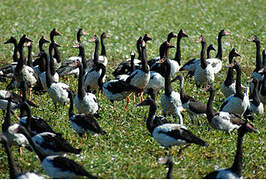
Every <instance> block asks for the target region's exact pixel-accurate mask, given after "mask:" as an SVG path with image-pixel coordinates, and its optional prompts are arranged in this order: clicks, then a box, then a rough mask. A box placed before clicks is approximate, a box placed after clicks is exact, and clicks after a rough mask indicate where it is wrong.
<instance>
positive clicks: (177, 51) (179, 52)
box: [174, 35, 182, 65]
mask: <svg viewBox="0 0 266 180" xmlns="http://www.w3.org/2000/svg"><path fill="white" fill-rule="evenodd" d="M181 38H182V36H179V35H178V37H177V42H176V52H175V58H174V60H176V61H177V62H178V64H179V65H181V50H180V49H181V48H180V42H181Z"/></svg>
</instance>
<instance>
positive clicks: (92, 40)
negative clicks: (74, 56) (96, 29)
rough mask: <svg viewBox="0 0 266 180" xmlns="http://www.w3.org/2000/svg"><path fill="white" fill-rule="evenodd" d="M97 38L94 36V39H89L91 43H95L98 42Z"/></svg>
mask: <svg viewBox="0 0 266 180" xmlns="http://www.w3.org/2000/svg"><path fill="white" fill-rule="evenodd" d="M96 39H97V38H96V36H93V38H91V39H89V42H95V41H96Z"/></svg>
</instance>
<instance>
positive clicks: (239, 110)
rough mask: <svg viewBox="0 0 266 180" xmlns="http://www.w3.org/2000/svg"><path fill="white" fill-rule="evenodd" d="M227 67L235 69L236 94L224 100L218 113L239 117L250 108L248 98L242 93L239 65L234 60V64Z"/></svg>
mask: <svg viewBox="0 0 266 180" xmlns="http://www.w3.org/2000/svg"><path fill="white" fill-rule="evenodd" d="M228 66H229V67H233V69H236V93H235V94H232V95H231V96H229V97H227V98H226V99H225V101H224V103H223V104H222V106H221V108H220V111H224V112H231V113H235V114H238V115H240V116H241V115H243V114H244V112H245V111H246V110H247V108H248V107H249V106H250V104H249V97H248V94H247V93H243V92H242V87H241V69H240V66H239V64H238V63H237V62H236V61H235V60H234V62H233V63H231V64H230V65H228ZM247 89H249V88H247Z"/></svg>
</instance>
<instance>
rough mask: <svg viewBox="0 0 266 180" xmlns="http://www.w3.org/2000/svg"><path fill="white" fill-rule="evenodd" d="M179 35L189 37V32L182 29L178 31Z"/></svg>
mask: <svg viewBox="0 0 266 180" xmlns="http://www.w3.org/2000/svg"><path fill="white" fill-rule="evenodd" d="M178 37H180V38H181V37H188V35H187V33H185V31H184V30H183V29H180V31H179V33H178Z"/></svg>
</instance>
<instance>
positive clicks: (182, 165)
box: [0, 0, 266, 179]
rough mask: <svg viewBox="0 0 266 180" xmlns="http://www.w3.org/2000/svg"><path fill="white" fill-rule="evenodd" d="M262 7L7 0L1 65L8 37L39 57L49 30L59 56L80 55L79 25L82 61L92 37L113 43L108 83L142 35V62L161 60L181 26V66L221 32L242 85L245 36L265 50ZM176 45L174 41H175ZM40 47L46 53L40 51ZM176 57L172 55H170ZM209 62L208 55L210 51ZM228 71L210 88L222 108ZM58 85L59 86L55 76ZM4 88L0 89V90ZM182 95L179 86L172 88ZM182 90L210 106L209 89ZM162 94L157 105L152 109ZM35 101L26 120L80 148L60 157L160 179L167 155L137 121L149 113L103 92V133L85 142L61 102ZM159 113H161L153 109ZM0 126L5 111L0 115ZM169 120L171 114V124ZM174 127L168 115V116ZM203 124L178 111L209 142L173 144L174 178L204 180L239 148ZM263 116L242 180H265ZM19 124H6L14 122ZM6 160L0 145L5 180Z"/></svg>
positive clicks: (250, 141) (107, 174)
mask: <svg viewBox="0 0 266 180" xmlns="http://www.w3.org/2000/svg"><path fill="white" fill-rule="evenodd" d="M265 7H266V2H265V1H263V0H256V1H251V0H237V1H231V0H224V1H220V0H206V1H199V0H189V1H186V0H179V1H174V0H157V1H151V0H150V1H141V0H137V1H130V0H115V1H111V0H107V1H100V0H86V1H85V0H65V1H54V0H46V1H44V0H33V1H31V0H13V1H0V22H1V23H0V32H1V36H0V64H6V63H8V62H11V61H12V47H11V46H10V45H4V44H3V42H4V41H6V40H7V39H8V38H9V37H10V36H14V37H16V38H19V37H21V36H22V34H24V33H25V34H27V35H28V36H29V37H30V38H31V39H33V40H34V49H33V52H34V53H35V54H36V53H37V52H38V40H39V38H40V37H41V36H42V35H44V36H45V37H47V38H48V37H49V33H50V31H51V30H52V29H53V28H54V27H55V28H57V29H58V30H59V31H60V32H61V33H62V34H63V36H61V37H56V41H57V42H58V43H59V44H60V45H62V47H61V48H60V50H61V55H62V57H63V59H66V58H67V57H70V56H73V55H77V54H78V52H77V50H75V49H73V48H71V46H73V45H74V43H75V42H76V38H75V37H76V31H77V30H78V28H83V29H84V31H87V32H89V34H90V36H86V37H83V42H84V44H85V48H86V55H87V56H90V55H91V53H92V52H93V50H94V44H91V43H88V39H89V37H91V36H92V35H93V34H94V33H96V34H97V35H98V36H99V35H100V34H101V33H102V32H103V31H105V32H106V33H107V34H108V35H109V36H110V38H109V39H106V41H105V42H106V47H107V54H108V59H109V63H108V67H107V79H112V78H113V77H112V75H111V72H112V71H113V70H114V68H115V67H116V66H117V65H118V64H119V63H120V62H121V61H123V60H124V59H125V58H128V57H129V55H130V51H131V50H136V48H135V42H136V39H137V38H138V37H139V36H143V35H144V34H145V33H149V34H150V35H151V36H152V38H153V40H152V42H151V43H149V44H148V45H147V55H148V58H149V59H150V58H152V57H155V56H158V49H159V45H160V44H161V43H162V42H163V41H164V40H166V36H167V34H168V33H169V32H171V31H174V32H176V33H177V32H178V31H179V30H180V29H181V28H182V29H183V30H184V31H185V32H187V34H188V35H189V38H187V39H183V40H182V42H181V53H182V61H181V63H182V64H183V63H185V62H186V61H187V60H188V59H190V58H193V57H199V52H200V44H199V43H197V42H196V41H197V39H198V37H199V36H200V35H201V34H202V35H203V36H204V37H205V38H206V42H207V43H208V44H210V43H213V44H214V45H215V47H216V48H217V41H216V38H217V35H218V32H219V31H220V30H221V29H225V30H226V31H228V32H230V33H231V36H228V37H225V38H223V45H224V46H223V52H224V53H223V55H224V57H223V62H224V64H226V62H228V54H229V51H230V50H231V49H232V48H236V49H237V51H238V52H239V53H240V54H241V55H242V57H241V58H237V60H238V62H239V63H240V65H241V68H242V70H243V73H242V83H243V84H244V85H245V84H246V80H247V79H248V78H249V77H250V75H251V73H252V71H253V69H254V68H255V44H254V43H249V42H247V41H246V40H247V39H248V38H250V37H251V36H252V35H254V34H255V35H257V36H258V37H259V39H260V40H261V45H262V48H265V39H266V31H265V29H266V24H265V20H266V19H265V15H266V11H265ZM175 41H176V40H172V43H173V44H175V43H176V42H175ZM45 48H47V47H45ZM174 53H175V51H174V50H171V51H170V57H173V56H174ZM212 56H214V54H212ZM226 71H227V69H226V68H225V67H223V70H222V71H221V72H220V73H219V74H218V75H217V76H216V82H215V84H214V86H215V88H216V90H217V91H216V96H215V102H214V106H215V108H216V109H219V107H220V106H221V104H222V102H223V100H224V97H223V95H222V93H221V91H220V86H221V83H222V82H223V80H224V79H225V75H226ZM62 81H63V80H62ZM66 83H68V84H69V85H70V86H71V87H72V88H73V89H74V90H75V92H77V79H74V78H72V79H71V81H69V82H66ZM6 85H7V84H5V83H1V84H0V86H1V89H5V87H6ZM173 87H174V89H175V90H176V91H179V88H178V87H179V85H178V83H175V84H173ZM185 89H186V92H187V94H189V95H191V96H193V97H195V98H196V99H199V100H201V101H203V102H206V103H207V99H208V93H206V92H199V91H198V90H197V89H196V86H195V83H194V80H192V79H191V80H189V79H188V80H186V82H185ZM159 98H160V96H159V97H157V104H158V105H159V102H160V101H159ZM33 100H34V102H36V103H37V104H39V105H40V107H39V108H38V109H33V115H35V116H40V117H43V118H44V119H45V120H47V122H48V123H49V124H50V125H51V126H52V127H53V128H54V129H55V130H56V131H58V132H61V133H63V136H64V137H65V138H66V139H68V140H69V141H70V142H71V144H73V146H75V147H77V148H82V149H83V151H82V153H81V155H80V156H75V155H67V156H68V157H69V158H71V159H74V160H75V161H77V162H79V163H80V164H82V165H83V166H84V167H85V168H86V169H87V170H88V171H89V172H91V173H92V174H95V175H98V176H99V177H101V178H165V176H166V172H167V170H166V169H165V166H163V165H160V164H158V163H157V159H158V158H159V157H162V156H164V154H165V152H166V151H165V150H164V149H163V148H162V147H160V145H159V144H158V143H157V142H156V141H155V140H154V139H153V138H152V137H151V136H149V133H148V131H147V129H146V127H145V122H144V118H145V117H147V113H148V108H136V107H135V106H136V103H137V102H136V103H134V102H133V101H131V102H130V105H129V109H128V111H127V112H125V111H124V110H123V108H121V107H124V106H125V102H119V103H115V106H114V108H112V105H111V103H110V102H109V101H108V100H107V99H106V98H105V97H104V96H102V97H101V98H100V99H99V103H100V106H101V109H100V112H99V113H100V115H101V117H102V118H101V119H99V120H98V122H99V124H100V125H101V127H102V128H103V129H104V130H105V131H106V132H107V135H106V136H97V137H96V136H89V137H88V139H86V138H80V137H79V136H78V135H77V134H75V133H74V131H73V130H72V129H71V128H70V126H69V123H68V105H67V106H65V107H62V106H60V107H59V109H58V113H57V114H54V113H53V110H54V107H53V105H52V101H51V99H50V98H49V97H48V96H47V94H44V95H41V96H37V95H34V96H33ZM158 109H159V111H157V113H158V114H159V113H161V112H160V111H161V109H160V108H158ZM0 117H1V118H0V119H1V120H0V123H1V124H2V122H3V118H2V117H3V115H2V113H1V115H0ZM170 119H171V118H170ZM171 120H172V121H173V122H174V121H176V120H175V119H171ZM200 120H201V121H202V122H203V123H204V124H205V125H204V126H201V127H199V126H198V125H197V124H192V123H191V121H190V118H189V116H188V115H187V114H185V118H184V123H185V125H186V126H187V127H188V129H190V130H191V131H192V132H193V133H195V134H196V135H197V136H199V137H201V138H202V139H204V140H205V141H207V142H208V143H209V147H207V148H202V147H198V146H196V145H191V146H190V147H189V148H187V149H186V150H185V152H184V153H183V155H182V156H181V157H177V152H178V151H179V147H174V148H173V160H174V172H173V178H180V179H182V178H201V177H203V176H205V175H206V174H207V173H208V172H210V171H213V170H214V167H215V166H216V167H220V168H222V167H230V166H231V165H232V163H233V159H234V154H235V150H236V138H237V133H236V132H234V133H233V134H232V135H231V136H230V135H228V134H226V133H223V132H220V131H217V130H214V129H212V128H210V126H209V125H208V122H207V119H206V118H205V117H200ZM265 120H266V115H265V113H264V114H263V115H259V116H257V115H256V116H255V121H254V122H253V124H254V126H255V127H256V128H257V129H258V130H259V131H260V134H247V135H246V136H245V138H244V143H243V148H244V153H243V157H244V159H243V177H245V178H266V171H265V168H266V165H265V158H266V149H265V140H266V135H265V132H266V128H265V127H266V121H265ZM15 121H16V120H15V119H14V118H13V122H15ZM12 149H13V153H14V154H15V157H16V160H17V161H18V162H19V166H20V167H21V168H22V169H23V171H24V172H26V171H34V172H36V173H38V174H42V175H45V172H44V171H43V170H42V168H41V166H40V161H39V160H38V158H37V157H36V156H35V155H34V154H33V153H32V152H28V151H27V150H24V154H23V156H22V157H19V155H18V153H17V148H16V147H13V148H12ZM8 177H9V176H8V165H7V158H6V155H5V153H4V151H3V148H2V146H1V148H0V179H1V178H8Z"/></svg>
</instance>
